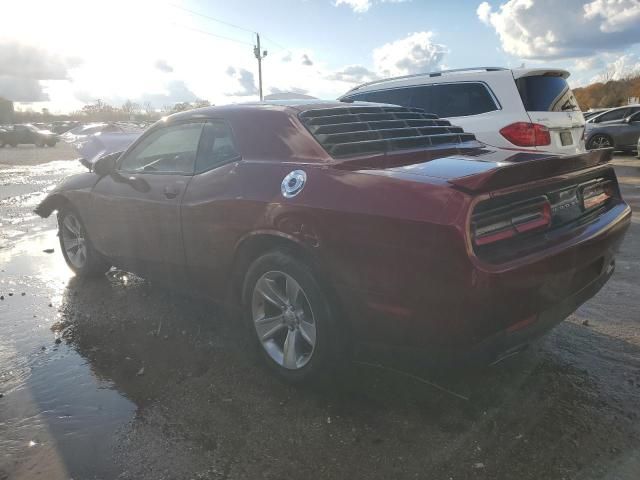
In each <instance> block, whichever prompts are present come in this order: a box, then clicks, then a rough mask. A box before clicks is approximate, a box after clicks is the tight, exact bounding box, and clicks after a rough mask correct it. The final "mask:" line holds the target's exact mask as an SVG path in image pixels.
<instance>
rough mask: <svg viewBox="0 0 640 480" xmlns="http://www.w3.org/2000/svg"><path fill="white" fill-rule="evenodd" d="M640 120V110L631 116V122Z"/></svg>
mask: <svg viewBox="0 0 640 480" xmlns="http://www.w3.org/2000/svg"><path fill="white" fill-rule="evenodd" d="M638 122H640V111H639V112H636V113H635V114H633V115H632V116H631V117H630V118H629V123H638Z"/></svg>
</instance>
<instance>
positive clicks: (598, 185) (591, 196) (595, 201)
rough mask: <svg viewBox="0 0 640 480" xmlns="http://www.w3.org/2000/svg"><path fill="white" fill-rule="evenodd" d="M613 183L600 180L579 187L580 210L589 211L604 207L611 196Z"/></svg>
mask: <svg viewBox="0 0 640 480" xmlns="http://www.w3.org/2000/svg"><path fill="white" fill-rule="evenodd" d="M613 190H614V188H613V182H612V181H611V180H604V179H602V178H600V179H597V180H594V181H592V182H589V183H586V184H583V185H580V190H579V191H580V198H581V199H582V208H583V209H584V210H591V209H592V208H597V207H600V206H602V205H604V204H605V203H606V202H607V200H609V199H610V198H611V197H612V196H613Z"/></svg>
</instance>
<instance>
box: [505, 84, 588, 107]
mask: <svg viewBox="0 0 640 480" xmlns="http://www.w3.org/2000/svg"><path fill="white" fill-rule="evenodd" d="M516 85H517V87H518V92H520V98H522V103H523V104H524V108H525V109H526V110H527V111H528V112H566V111H576V110H579V108H578V101H577V100H576V97H574V95H573V92H572V91H571V88H569V84H568V83H567V81H566V80H565V79H564V78H562V77H556V76H546V75H534V76H531V77H522V78H518V79H517V80H516Z"/></svg>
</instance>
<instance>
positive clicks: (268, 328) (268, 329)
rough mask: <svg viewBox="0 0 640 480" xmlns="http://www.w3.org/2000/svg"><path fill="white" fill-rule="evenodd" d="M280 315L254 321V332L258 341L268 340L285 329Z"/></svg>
mask: <svg viewBox="0 0 640 480" xmlns="http://www.w3.org/2000/svg"><path fill="white" fill-rule="evenodd" d="M282 320H283V317H282V315H275V316H273V317H262V318H259V319H258V320H256V321H255V324H256V331H257V332H258V336H259V337H260V340H262V341H263V342H264V341H265V340H269V339H270V338H272V337H273V336H274V335H275V334H276V333H278V332H279V331H280V330H282V329H283V328H285V324H284V323H283V321H282Z"/></svg>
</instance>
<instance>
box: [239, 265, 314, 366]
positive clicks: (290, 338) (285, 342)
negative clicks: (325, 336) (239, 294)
mask: <svg viewBox="0 0 640 480" xmlns="http://www.w3.org/2000/svg"><path fill="white" fill-rule="evenodd" d="M251 311H252V317H253V324H254V327H255V329H256V334H257V335H258V340H259V341H260V343H261V344H262V347H263V348H264V349H265V351H266V352H267V354H268V355H269V356H270V357H271V359H272V360H273V361H274V362H276V363H277V364H278V365H280V366H281V367H284V368H286V369H289V370H297V369H300V368H302V367H304V366H305V365H306V364H307V363H308V362H309V360H311V357H312V355H313V352H314V350H315V347H316V322H315V318H314V315H313V311H312V310H311V304H310V303H309V299H308V297H307V295H306V293H305V292H304V290H303V289H302V287H301V286H300V284H299V283H298V282H297V281H296V280H295V279H294V278H293V277H291V276H290V275H288V274H286V273H284V272H280V271H269V272H266V273H265V274H263V275H262V276H261V277H260V278H259V279H258V281H257V282H256V284H255V286H254V287H253V296H252V302H251Z"/></svg>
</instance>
